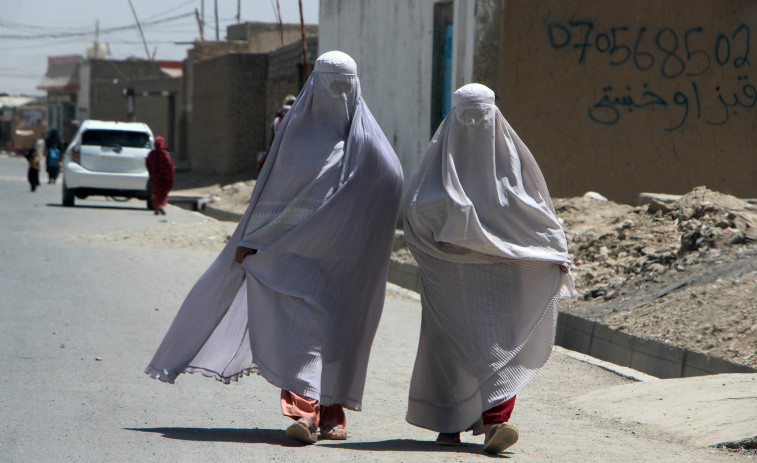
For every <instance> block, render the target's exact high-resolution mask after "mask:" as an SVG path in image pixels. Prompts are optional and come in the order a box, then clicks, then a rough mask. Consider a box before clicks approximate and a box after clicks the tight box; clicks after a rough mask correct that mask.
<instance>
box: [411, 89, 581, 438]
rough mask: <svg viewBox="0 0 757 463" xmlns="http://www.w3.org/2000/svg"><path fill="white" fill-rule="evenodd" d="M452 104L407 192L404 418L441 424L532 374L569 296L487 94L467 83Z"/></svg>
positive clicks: (538, 206)
mask: <svg viewBox="0 0 757 463" xmlns="http://www.w3.org/2000/svg"><path fill="white" fill-rule="evenodd" d="M453 104H454V108H453V109H452V111H451V112H450V113H449V115H448V116H447V117H446V118H445V119H444V121H443V122H442V124H441V125H440V126H439V129H438V130H437V132H436V134H435V135H434V137H433V139H432V140H431V143H430V144H429V147H428V149H427V151H426V153H425V155H424V157H423V159H422V160H421V164H420V166H419V168H418V171H417V173H416V174H415V177H414V178H413V181H412V183H411V185H410V188H409V191H408V194H407V197H406V200H405V237H406V239H407V242H408V244H409V246H410V250H411V252H412V253H413V256H414V257H415V258H416V260H417V261H418V264H419V270H420V278H421V304H422V307H423V317H422V322H421V333H420V341H419V345H418V353H417V357H416V360H415V367H414V369H413V374H412V380H411V383H410V394H409V404H408V412H407V421H408V422H409V423H411V424H414V425H416V426H420V427H423V428H427V429H430V430H434V431H438V432H450V433H452V432H458V431H463V430H466V429H469V428H471V427H474V425H476V424H477V423H478V426H475V427H474V430H480V421H479V420H480V419H481V413H482V412H484V411H485V410H488V409H489V408H491V407H493V406H495V405H498V404H500V403H501V402H503V401H504V400H506V399H508V398H510V397H512V396H514V395H515V394H516V393H517V392H518V391H520V390H521V389H522V388H523V387H524V386H525V385H526V384H527V383H528V382H529V381H530V380H531V379H532V378H533V377H534V376H535V375H536V373H537V372H538V370H539V369H540V368H541V367H542V365H544V363H545V362H546V360H547V358H548V357H549V354H550V352H551V349H552V345H553V342H554V331H555V323H556V319H557V303H558V300H559V298H560V297H561V296H572V295H574V293H575V289H574V287H573V280H572V278H571V276H570V274H569V273H563V272H562V271H561V270H560V265H563V266H565V267H568V265H569V263H570V257H569V255H568V248H567V241H566V239H565V234H564V233H563V230H562V227H561V226H560V223H559V222H558V219H557V216H556V215H555V211H554V207H553V205H552V201H551V199H550V197H549V191H548V190H547V186H546V183H545V182H544V178H543V176H542V174H541V171H540V170H539V167H538V165H537V164H536V161H535V160H534V157H533V156H532V155H531V153H530V152H529V150H528V148H527V147H526V146H525V145H524V144H523V142H522V141H521V140H520V138H519V137H518V135H517V134H516V133H515V131H514V130H513V129H512V127H510V125H509V124H508V122H507V121H506V120H505V118H504V117H503V116H502V114H501V113H500V112H499V109H498V108H497V107H496V106H495V105H494V93H493V92H492V91H491V90H490V89H488V88H487V87H485V86H483V85H480V84H469V85H466V86H464V87H462V88H461V89H459V90H458V91H457V92H455V93H454V95H453Z"/></svg>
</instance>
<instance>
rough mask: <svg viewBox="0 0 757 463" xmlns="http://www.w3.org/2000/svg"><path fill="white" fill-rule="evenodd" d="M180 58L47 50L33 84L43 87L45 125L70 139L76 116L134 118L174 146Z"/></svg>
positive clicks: (88, 117) (75, 123) (62, 136)
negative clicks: (110, 56)
mask: <svg viewBox="0 0 757 463" xmlns="http://www.w3.org/2000/svg"><path fill="white" fill-rule="evenodd" d="M181 66H182V65H181V62H180V61H147V60H142V59H128V60H111V59H101V58H100V57H91V58H84V57H82V56H79V55H67V56H51V57H49V58H48V68H47V73H46V74H45V76H44V77H43V78H42V80H41V81H40V83H39V84H38V85H37V88H38V89H40V90H46V91H47V102H48V121H47V123H48V128H49V129H50V130H57V131H58V133H59V134H60V135H61V138H62V139H63V141H64V142H68V141H70V139H71V138H72V137H73V135H74V134H75V130H76V128H77V126H78V124H77V121H84V120H86V119H102V120H115V121H129V120H136V121H139V122H145V123H146V124H148V125H149V126H150V127H151V128H152V130H153V132H155V133H159V134H162V135H164V136H165V137H166V140H167V141H168V146H169V147H171V148H173V147H174V145H173V143H172V142H173V140H174V138H175V127H176V123H175V119H176V114H177V111H176V104H177V99H176V98H175V97H176V95H177V93H178V92H179V89H180V87H181V85H180V78H181V73H182V69H181Z"/></svg>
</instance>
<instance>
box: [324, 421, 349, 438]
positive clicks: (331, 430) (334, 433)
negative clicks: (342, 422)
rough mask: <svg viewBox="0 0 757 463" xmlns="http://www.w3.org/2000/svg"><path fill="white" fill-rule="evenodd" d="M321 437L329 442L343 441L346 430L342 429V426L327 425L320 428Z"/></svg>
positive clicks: (345, 436)
mask: <svg viewBox="0 0 757 463" xmlns="http://www.w3.org/2000/svg"><path fill="white" fill-rule="evenodd" d="M321 437H322V438H323V439H330V440H345V439H347V430H346V429H344V426H339V425H333V424H328V425H326V426H321Z"/></svg>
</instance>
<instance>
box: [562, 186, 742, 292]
mask: <svg viewBox="0 0 757 463" xmlns="http://www.w3.org/2000/svg"><path fill="white" fill-rule="evenodd" d="M555 209H556V211H557V214H558V216H559V217H560V220H561V221H562V222H563V227H564V228H565V233H566V237H567V239H568V247H569V249H570V252H571V255H572V256H573V259H574V262H573V264H574V267H573V274H574V277H575V278H576V284H577V287H581V288H584V289H586V291H593V294H590V293H587V294H588V296H587V298H588V297H598V296H605V297H606V296H607V294H613V292H612V290H614V289H617V288H619V287H621V286H623V284H624V283H625V282H626V281H627V280H628V278H629V277H630V276H634V275H642V276H645V277H646V279H647V280H651V279H654V278H655V276H656V275H658V274H660V273H662V272H664V271H666V270H668V269H671V268H672V269H675V270H677V271H684V270H685V268H686V266H687V265H690V264H692V263H694V262H697V261H699V260H702V259H704V258H706V257H708V253H710V254H712V252H715V253H718V252H719V251H720V250H722V249H724V248H727V247H729V246H737V245H743V244H748V243H750V242H753V241H757V206H754V205H751V204H749V203H748V202H746V201H743V200H741V199H738V198H735V197H733V196H729V195H724V194H721V193H717V192H714V191H710V190H708V189H706V188H704V187H698V188H695V189H694V190H693V191H691V192H690V193H688V194H686V195H684V196H682V197H681V198H680V199H678V200H676V201H672V202H662V201H659V200H652V201H651V202H650V203H649V204H648V205H644V206H639V207H632V206H628V205H624V204H617V203H614V202H612V201H606V200H604V201H603V200H597V199H592V197H591V196H588V197H587V196H585V197H579V198H569V199H562V200H558V201H556V203H555ZM598 286H599V287H601V288H600V289H597V287H598Z"/></svg>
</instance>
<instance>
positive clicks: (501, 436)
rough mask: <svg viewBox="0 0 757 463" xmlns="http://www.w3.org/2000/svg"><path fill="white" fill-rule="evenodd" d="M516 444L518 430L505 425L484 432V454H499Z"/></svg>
mask: <svg viewBox="0 0 757 463" xmlns="http://www.w3.org/2000/svg"><path fill="white" fill-rule="evenodd" d="M516 442H518V428H516V427H515V426H511V425H509V424H507V423H499V424H496V425H494V426H492V427H491V428H489V429H488V430H487V431H486V440H485V441H484V452H488V453H499V452H501V451H503V450H505V449H506V448H508V447H510V446H512V445H513V444H514V443H516Z"/></svg>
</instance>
